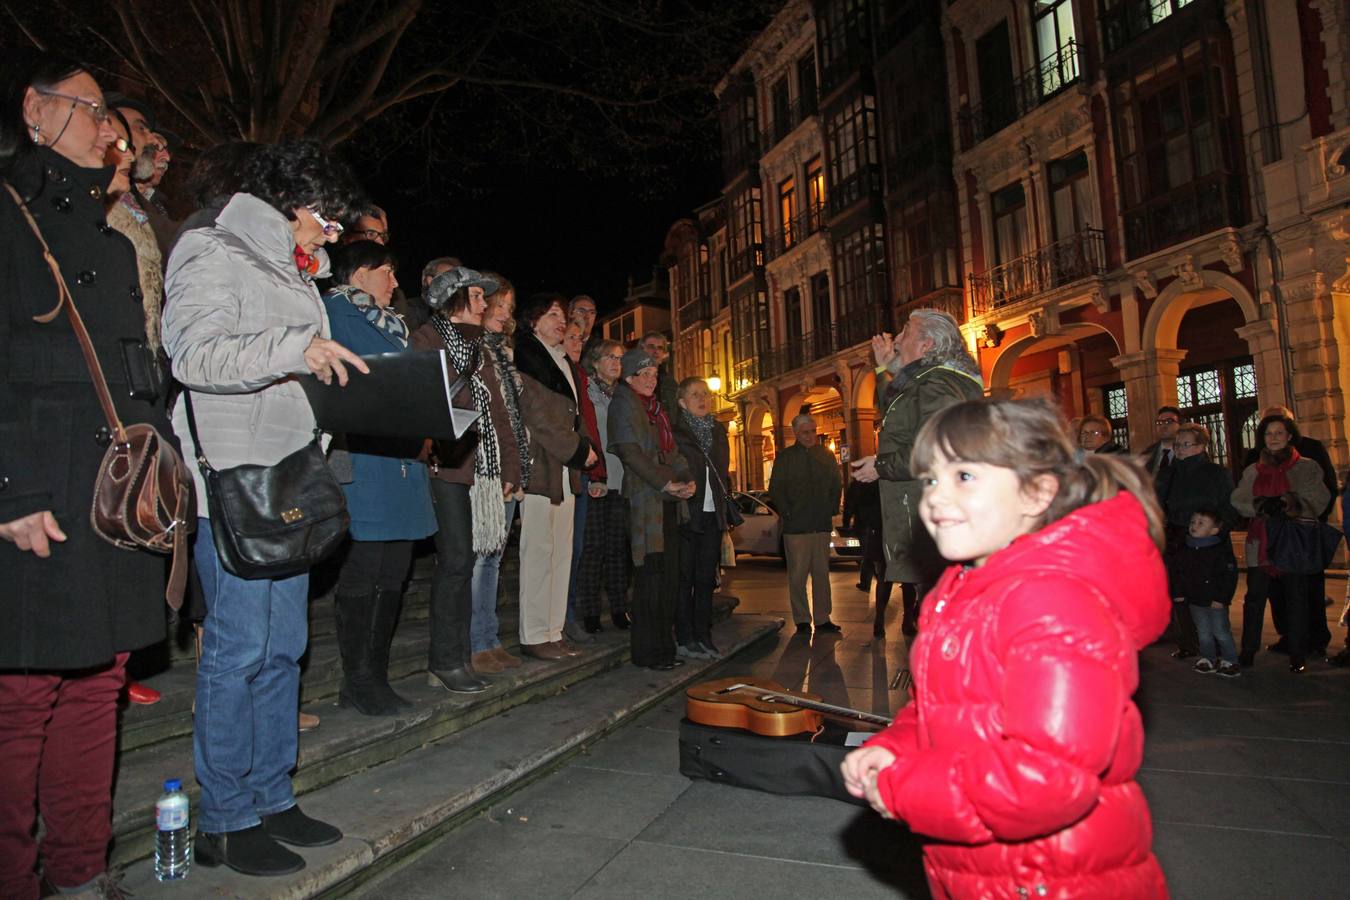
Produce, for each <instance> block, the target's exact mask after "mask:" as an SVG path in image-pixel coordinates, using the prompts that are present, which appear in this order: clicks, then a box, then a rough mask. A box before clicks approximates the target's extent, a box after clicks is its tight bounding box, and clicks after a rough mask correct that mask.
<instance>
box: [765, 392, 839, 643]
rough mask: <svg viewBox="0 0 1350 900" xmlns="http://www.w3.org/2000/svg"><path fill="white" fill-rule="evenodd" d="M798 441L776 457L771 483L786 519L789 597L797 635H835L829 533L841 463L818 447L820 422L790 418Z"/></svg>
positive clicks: (771, 492) (836, 503) (771, 493)
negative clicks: (808, 592)
mask: <svg viewBox="0 0 1350 900" xmlns="http://www.w3.org/2000/svg"><path fill="white" fill-rule="evenodd" d="M792 433H793V435H795V436H796V438H797V442H796V443H795V444H793V445H792V446H791V447H788V448H786V449H785V450H783V451H782V452H781V453H779V454H778V458H777V459H775V460H774V462H773V477H772V478H770V479H769V496H770V497H772V498H773V503H774V507H775V508H776V509H777V511H778V515H779V516H780V517H781V518H782V525H783V556H784V558H785V560H786V561H787V570H788V595H789V599H790V600H791V602H792V619H793V621H794V622H796V623H797V631H799V632H809V631H810V630H811V619H812V615H813V614H814V616H815V629H816V631H824V632H837V631H838V630H839V626H838V625H836V624H834V622H832V621H830V610H831V608H832V606H833V602H832V601H833V598H832V597H831V595H830V531H831V530H832V529H833V527H834V526H833V519H834V514H835V513H837V512H839V495H840V493H841V492H842V490H843V483H842V477H841V476H840V474H839V463H838V462H836V461H835V458H834V454H833V453H831V452H830V451H829V450H827V449H825V448H824V447H822V446H821V445H820V436H819V435H818V434H816V420H815V419H813V418H811V417H810V416H808V415H800V416H797V417H796V418H795V419H793V420H792ZM808 574H809V575H810V576H811V603H810V605H808V604H807V602H806V576H807V575H808Z"/></svg>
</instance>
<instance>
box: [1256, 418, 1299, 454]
mask: <svg viewBox="0 0 1350 900" xmlns="http://www.w3.org/2000/svg"><path fill="white" fill-rule="evenodd" d="M1274 422H1281V423H1283V424H1284V427H1285V429H1286V430H1287V431H1288V432H1289V446H1291V447H1292V446H1293V445H1294V444H1295V443H1296V442H1297V441H1298V439H1299V438H1301V437H1303V434H1302V433H1301V432H1300V431H1299V430H1298V426H1297V425H1295V424H1294V420H1293V419H1291V418H1289V417H1288V416H1266V417H1265V418H1264V419H1262V420H1261V422H1260V424H1259V425H1257V426H1256V452H1257V453H1265V452H1266V429H1267V428H1269V427H1270V426H1271V424H1272V423H1274Z"/></svg>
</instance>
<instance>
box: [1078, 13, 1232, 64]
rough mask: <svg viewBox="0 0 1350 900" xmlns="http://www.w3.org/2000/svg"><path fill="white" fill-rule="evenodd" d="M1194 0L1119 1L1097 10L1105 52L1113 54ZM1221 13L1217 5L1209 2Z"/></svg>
mask: <svg viewBox="0 0 1350 900" xmlns="http://www.w3.org/2000/svg"><path fill="white" fill-rule="evenodd" d="M1192 3H1196V5H1199V3H1197V2H1196V0H1121V2H1117V3H1114V4H1111V8H1110V9H1104V10H1102V13H1101V30H1102V43H1103V45H1104V46H1105V48H1106V52H1107V53H1115V52H1116V51H1117V50H1119V49H1121V48H1122V47H1124V46H1125V45H1127V44H1129V43H1130V42H1131V41H1133V40H1134V39H1135V38H1137V37H1139V36H1140V35H1142V34H1143V33H1144V32H1146V31H1149V30H1150V29H1152V28H1153V27H1154V26H1155V25H1159V24H1161V23H1162V22H1163V21H1165V20H1166V19H1169V18H1171V17H1172V15H1173V14H1174V13H1177V12H1180V11H1181V9H1182V8H1183V7H1186V6H1191V5H1192ZM1208 5H1210V6H1211V9H1213V10H1214V11H1216V12H1218V13H1219V15H1220V16H1222V13H1223V9H1222V5H1221V4H1217V3H1213V2H1211V3H1209V4H1208Z"/></svg>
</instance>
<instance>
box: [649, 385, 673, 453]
mask: <svg viewBox="0 0 1350 900" xmlns="http://www.w3.org/2000/svg"><path fill="white" fill-rule="evenodd" d="M642 399H643V402H644V403H645V404H646V407H647V421H648V422H651V423H652V424H653V425H655V426H656V436H657V443H658V444H660V447H661V452H662V453H671V452H674V450H675V432H674V431H671V429H670V417H669V416H667V415H666V410H665V408H664V407H663V406H661V401H660V400H658V399H657V397H656V394H654V393H653V394H652V395H651V396H650V397H643V398H642Z"/></svg>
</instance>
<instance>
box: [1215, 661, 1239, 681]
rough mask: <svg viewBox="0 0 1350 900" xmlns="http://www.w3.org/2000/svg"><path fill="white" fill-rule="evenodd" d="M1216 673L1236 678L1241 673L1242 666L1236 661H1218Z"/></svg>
mask: <svg viewBox="0 0 1350 900" xmlns="http://www.w3.org/2000/svg"><path fill="white" fill-rule="evenodd" d="M1218 673H1219V674H1220V675H1222V676H1223V677H1224V678H1237V677H1238V676H1239V675H1241V674H1242V667H1241V666H1239V665H1238V664H1237V663H1230V662H1221V663H1219V668H1218Z"/></svg>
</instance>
